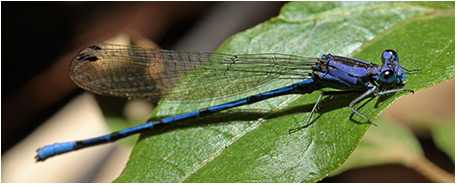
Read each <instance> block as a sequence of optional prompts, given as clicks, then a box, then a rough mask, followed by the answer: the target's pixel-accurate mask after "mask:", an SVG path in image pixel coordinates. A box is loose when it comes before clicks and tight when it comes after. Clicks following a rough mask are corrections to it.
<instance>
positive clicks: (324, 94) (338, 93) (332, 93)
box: [289, 90, 357, 134]
mask: <svg viewBox="0 0 457 185" xmlns="http://www.w3.org/2000/svg"><path fill="white" fill-rule="evenodd" d="M353 92H357V91H355V90H350V91H325V92H323V93H322V94H321V95H320V96H319V98H318V99H317V101H316V103H315V104H314V107H313V109H312V110H311V114H310V115H309V117H308V120H307V121H306V124H305V125H303V126H300V127H296V128H292V129H289V134H290V133H291V132H292V131H294V130H299V129H303V128H306V127H308V126H309V122H310V121H311V118H312V117H313V114H314V113H316V112H317V109H318V105H319V102H320V101H321V99H322V97H323V96H327V95H341V94H348V93H353Z"/></svg>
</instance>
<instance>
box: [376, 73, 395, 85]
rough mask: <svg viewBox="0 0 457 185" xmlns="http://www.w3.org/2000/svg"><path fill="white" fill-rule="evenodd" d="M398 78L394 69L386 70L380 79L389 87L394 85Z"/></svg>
mask: <svg viewBox="0 0 457 185" xmlns="http://www.w3.org/2000/svg"><path fill="white" fill-rule="evenodd" d="M396 78H397V75H396V74H395V72H394V71H392V70H385V71H384V72H382V73H381V75H380V76H379V80H380V81H381V83H382V84H383V85H385V86H387V87H388V86H392V85H393V84H394V83H395V80H396Z"/></svg>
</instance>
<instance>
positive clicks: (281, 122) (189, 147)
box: [116, 2, 455, 182]
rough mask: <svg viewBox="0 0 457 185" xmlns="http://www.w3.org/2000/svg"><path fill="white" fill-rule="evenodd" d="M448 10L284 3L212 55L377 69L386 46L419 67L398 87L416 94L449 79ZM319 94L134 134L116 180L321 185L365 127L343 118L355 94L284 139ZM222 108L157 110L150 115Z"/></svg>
mask: <svg viewBox="0 0 457 185" xmlns="http://www.w3.org/2000/svg"><path fill="white" fill-rule="evenodd" d="M453 10H454V5H453V3H452V2H451V3H449V2H429V3H416V2H292V3H288V4H286V5H285V6H284V7H283V9H282V11H281V14H280V15H279V16H278V17H276V18H273V19H271V20H269V21H267V22H265V23H262V24H259V25H257V26H256V27H254V28H252V29H249V30H246V31H244V32H242V33H239V34H236V35H234V36H233V37H231V38H230V39H228V40H227V41H226V42H225V43H224V44H223V45H222V46H221V47H220V48H219V49H218V52H221V53H231V54H241V53H271V52H276V53H288V54H295V55H303V56H315V57H318V56H320V55H321V54H323V53H329V52H331V53H332V54H336V55H342V56H353V57H354V58H358V59H362V60H364V61H368V62H372V61H373V62H376V63H379V56H380V54H381V52H382V51H383V50H384V49H387V48H392V49H397V50H399V56H400V63H401V65H403V66H405V67H408V68H411V69H415V68H420V69H422V71H423V72H422V73H409V74H407V81H406V85H405V87H404V88H408V89H414V90H419V89H422V88H425V87H429V86H432V85H433V84H436V83H439V82H440V81H443V80H446V79H449V78H451V77H453V76H454V55H455V53H454V45H455V42H454V13H453ZM184 78H185V77H184ZM276 85H277V84H276ZM281 85H284V86H285V85H288V83H284V84H281ZM176 88H179V83H178V84H176ZM264 88H268V86H267V87H264ZM195 91H198V89H195ZM320 93H321V91H319V92H314V93H312V94H306V95H303V96H297V95H295V96H284V97H278V98H273V99H270V100H265V101H262V102H259V103H255V104H252V105H249V106H242V107H240V108H236V109H231V110H229V111H224V112H221V113H219V114H216V115H211V116H206V117H204V118H201V119H193V120H190V121H186V122H185V123H182V124H179V125H174V126H172V127H167V128H158V129H155V130H153V131H152V132H150V133H147V134H142V135H141V138H140V141H139V142H138V144H137V145H136V146H135V148H134V150H133V152H132V155H131V157H130V160H129V162H128V164H127V166H126V168H125V169H124V171H123V172H122V174H121V175H120V176H119V178H118V179H117V180H116V182H316V181H319V180H321V179H323V178H324V177H325V176H327V175H328V174H329V173H331V172H332V171H334V170H335V169H337V168H338V167H339V166H341V165H342V164H343V163H344V161H345V160H346V159H347V158H348V157H349V155H350V154H351V152H352V151H353V150H354V149H355V147H356V146H357V144H358V143H359V141H360V139H361V138H362V136H363V135H364V133H365V131H366V130H367V129H368V128H369V124H366V121H365V120H364V119H363V118H360V117H358V116H357V115H355V116H351V115H352V114H353V112H352V111H351V110H350V109H349V108H348V107H347V105H348V104H349V102H350V101H351V100H352V99H354V98H355V97H357V96H358V94H350V95H344V96H334V97H326V98H324V100H323V103H322V106H321V108H320V109H319V111H318V114H316V115H315V116H314V117H313V124H312V125H311V126H309V127H308V128H306V129H303V130H300V131H299V132H296V133H293V134H290V135H289V134H288V130H289V129H290V128H295V127H298V126H301V125H303V124H304V123H305V122H306V119H307V117H308V116H309V112H310V110H311V108H312V106H313V105H314V103H315V101H316V100H317V97H318V96H319V95H320ZM404 94H405V93H397V94H395V95H393V96H384V97H376V98H374V99H373V98H368V99H367V100H365V101H363V102H362V103H360V104H359V105H358V107H357V108H360V111H361V112H362V113H363V114H365V115H366V116H368V117H369V118H371V119H372V120H374V118H376V117H377V116H378V115H379V114H380V113H381V112H382V110H384V109H385V108H386V107H387V106H388V105H389V104H391V103H392V102H393V101H394V100H395V99H398V98H399V97H401V96H402V95H404ZM242 96H246V95H240V96H237V97H236V98H241V97H242ZM232 100H233V99H232ZM227 101H228V100H227V99H215V100H213V101H211V102H203V103H199V104H179V105H173V104H169V103H162V104H160V105H159V106H158V107H157V109H156V110H155V112H154V114H153V117H154V119H158V117H163V116H167V115H176V114H180V113H185V112H189V111H194V110H198V109H200V108H205V107H208V106H209V105H217V104H220V103H225V102H227ZM163 102H166V99H165V100H163ZM381 126H382V125H381Z"/></svg>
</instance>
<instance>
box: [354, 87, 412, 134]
mask: <svg viewBox="0 0 457 185" xmlns="http://www.w3.org/2000/svg"><path fill="white" fill-rule="evenodd" d="M378 91H379V87H377V86H374V87H373V88H371V89H369V90H368V91H366V92H365V93H363V94H362V95H360V96H359V97H357V98H356V99H354V100H352V102H351V103H350V104H349V107H350V108H351V109H352V111H354V112H355V113H356V114H358V115H359V116H361V117H362V118H365V119H366V120H367V121H368V122H370V123H371V124H372V125H374V126H377V125H376V124H374V123H373V122H372V121H371V120H370V119H369V118H368V117H366V116H365V115H363V114H362V113H360V112H359V111H358V110H357V109H355V108H354V105H355V104H357V103H359V102H360V100H362V99H364V98H365V97H367V96H368V95H370V94H371V93H373V94H374V96H379V95H385V94H390V93H396V92H401V91H409V92H412V93H414V91H413V90H410V89H390V90H387V91H381V92H378Z"/></svg>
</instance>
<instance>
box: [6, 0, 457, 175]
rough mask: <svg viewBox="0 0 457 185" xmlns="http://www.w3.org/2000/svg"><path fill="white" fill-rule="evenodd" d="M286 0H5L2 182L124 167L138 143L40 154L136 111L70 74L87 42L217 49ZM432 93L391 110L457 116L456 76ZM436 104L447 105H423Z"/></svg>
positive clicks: (436, 158)
mask: <svg viewBox="0 0 457 185" xmlns="http://www.w3.org/2000/svg"><path fill="white" fill-rule="evenodd" d="M284 3H285V2H2V3H1V4H2V56H1V57H2V58H1V59H2V65H1V67H2V116H1V121H2V124H1V125H2V127H1V130H2V131H1V134H2V136H1V142H2V144H1V145H2V147H1V151H2V170H1V171H2V182H111V181H112V180H114V179H115V178H116V177H117V175H118V174H119V173H120V172H121V171H122V169H123V167H124V166H125V163H126V162H127V160H128V156H129V154H130V150H131V146H129V145H125V146H124V145H121V146H118V145H116V144H109V145H105V146H102V147H96V148H94V149H86V150H82V151H78V152H75V153H71V154H66V155H62V156H59V157H56V158H52V159H50V160H48V161H46V162H41V163H35V162H34V159H33V156H34V155H35V150H36V149H37V148H38V147H41V146H43V145H46V144H51V143H53V142H59V141H67V140H75V139H83V138H87V137H93V136H98V135H100V134H106V133H109V132H110V130H109V129H108V127H107V126H106V124H104V121H105V120H104V119H105V118H104V116H103V115H105V117H106V116H107V115H117V114H119V113H120V114H129V113H128V111H127V113H126V111H125V108H124V107H125V104H126V102H127V101H126V100H118V99H117V100H116V99H114V100H113V99H112V98H108V97H97V98H94V97H93V96H92V95H90V93H87V92H86V93H84V92H83V90H81V89H79V88H78V87H76V86H75V85H74V84H73V83H72V82H71V81H70V79H69V77H68V66H69V63H70V61H71V59H72V58H73V57H74V56H75V55H76V54H77V53H78V51H79V50H81V49H83V48H85V47H87V46H89V45H91V44H95V43H100V42H104V41H106V40H110V41H111V42H116V43H121V44H137V45H144V46H149V47H160V48H164V49H173V50H185V51H214V50H216V49H217V47H218V46H219V45H220V44H221V43H222V42H223V41H224V40H225V39H227V38H229V37H230V36H231V35H233V34H235V33H237V32H240V31H243V30H246V29H248V28H250V27H253V26H255V25H256V24H258V23H261V22H264V21H266V20H268V19H270V18H272V17H274V16H277V15H278V14H279V11H280V8H281V6H282V5H283V4H284ZM423 91H424V92H422V91H420V92H416V93H415V94H414V96H410V95H408V96H407V97H406V98H403V99H401V100H400V101H397V102H396V103H395V104H394V105H392V106H391V107H390V108H389V109H388V110H387V111H385V113H384V114H385V116H388V117H391V118H392V119H396V120H397V121H398V122H400V123H409V122H411V119H413V118H414V117H417V114H421V111H423V112H426V113H431V114H432V116H441V117H446V118H449V119H451V120H452V121H453V118H454V112H455V109H454V100H455V97H454V94H455V90H454V81H453V80H451V81H448V82H445V83H443V84H440V85H439V86H437V87H436V88H435V87H434V88H433V89H432V90H428V89H426V90H423ZM436 94H440V96H436ZM421 95H422V96H421ZM441 95H442V96H441ZM426 96H428V97H426ZM424 97H425V98H424ZM422 100H427V101H428V102H422V104H421V101H422ZM450 101H452V103H449V102H450ZM97 102H99V103H97ZM113 102H114V103H113ZM440 102H442V103H440ZM113 104H114V105H113ZM397 104H398V105H397ZM411 104H414V107H421V108H424V109H425V108H428V109H425V110H417V111H416V110H413V111H416V112H415V113H414V114H415V115H416V116H415V115H414V114H413V115H411V116H409V117H411V119H410V118H408V116H405V115H398V114H397V113H398V112H401V111H397V110H398V109H400V110H405V109H410V108H405V107H403V106H406V105H411ZM427 104H438V105H440V106H437V107H438V108H436V107H435V108H434V107H428V106H423V105H427ZM100 107H101V108H102V109H100ZM135 107H136V110H142V111H143V112H141V111H139V112H140V113H139V115H135V116H136V117H137V120H140V121H139V122H140V123H141V121H145V120H146V119H147V118H148V116H149V114H150V113H151V112H152V109H153V104H147V103H144V102H143V103H142V102H139V103H138V104H135ZM138 107H139V108H138ZM109 108H110V110H109ZM396 109H397V110H396ZM133 112H138V111H133ZM133 114H135V113H133ZM433 114H436V115H433ZM135 116H134V117H135ZM405 119H406V120H405ZM422 120H423V119H422ZM413 121H414V120H413ZM135 124H138V122H137V123H135ZM415 134H416V135H417V136H418V137H419V141H420V144H421V146H422V147H423V149H424V152H425V156H426V157H427V158H428V159H430V160H431V161H432V162H433V163H435V164H436V165H438V166H439V167H440V168H442V169H444V170H445V171H448V172H450V173H454V165H453V164H454V163H453V160H454V159H450V158H449V157H448V156H447V155H446V154H444V153H443V152H442V151H440V150H439V149H437V147H436V146H435V144H434V142H433V140H432V139H431V137H430V135H429V134H427V133H426V132H422V131H421V129H415ZM323 182H431V181H430V180H429V179H427V178H426V177H424V176H423V175H421V174H419V173H417V172H415V171H414V170H412V169H411V168H408V167H405V166H403V165H399V164H385V165H377V166H372V167H363V168H357V169H352V170H348V171H345V172H342V173H340V174H339V175H335V176H332V177H328V178H325V179H324V180H323Z"/></svg>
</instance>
